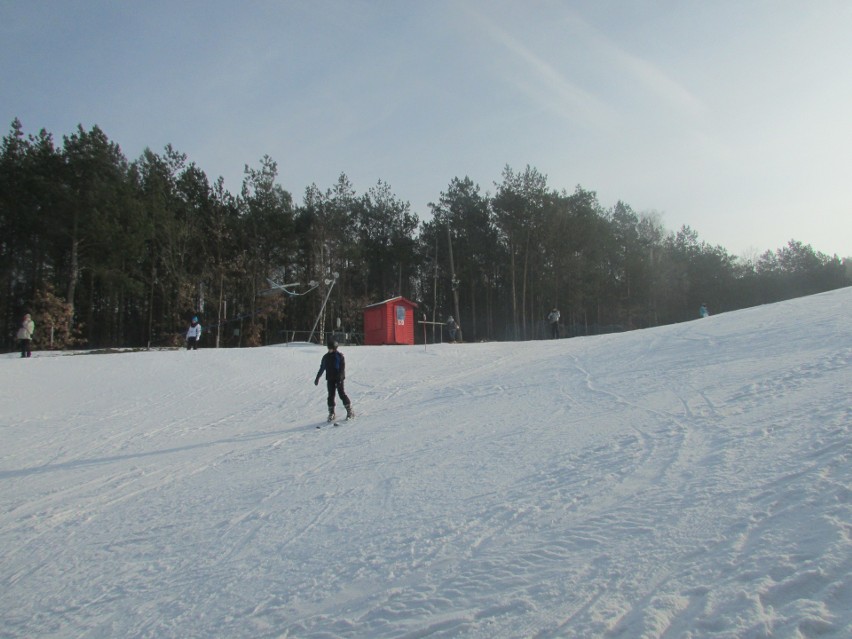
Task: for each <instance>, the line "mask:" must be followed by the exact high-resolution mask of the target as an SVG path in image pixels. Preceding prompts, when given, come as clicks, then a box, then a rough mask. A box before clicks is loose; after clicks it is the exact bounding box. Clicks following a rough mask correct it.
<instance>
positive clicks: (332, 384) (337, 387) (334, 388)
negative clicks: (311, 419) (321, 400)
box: [325, 379, 351, 413]
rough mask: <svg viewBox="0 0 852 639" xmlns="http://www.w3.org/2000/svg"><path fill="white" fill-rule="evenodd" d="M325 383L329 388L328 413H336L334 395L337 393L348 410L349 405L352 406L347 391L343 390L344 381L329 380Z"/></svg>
mask: <svg viewBox="0 0 852 639" xmlns="http://www.w3.org/2000/svg"><path fill="white" fill-rule="evenodd" d="M325 383H326V386H328V412H329V413H332V412H334V393H335V392H336V393H337V394H338V395H340V400H341V401H342V402H343V405H344V406H346V407H347V408H348V407H349V404H351V402H350V401H349V398H348V397H347V396H346V391H345V390H343V380H342V379H335V380H331V379H328V380H326V382H325Z"/></svg>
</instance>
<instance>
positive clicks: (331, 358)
mask: <svg viewBox="0 0 852 639" xmlns="http://www.w3.org/2000/svg"><path fill="white" fill-rule="evenodd" d="M327 346H328V352H327V353H326V354H325V355H323V356H322V361H321V362H320V369H319V372H318V373H317V376H316V379H314V386H318V385H319V380H320V377H321V376H322V374H323V371H325V382H326V386H328V421H330V422H331V421H334V420H335V419H337V416H336V415H335V413H334V407H335V402H334V396H335V394H337V395H339V396H340V400H341V401H342V402H343V406H344V407H345V408H346V419H352V418H353V417H355V411H354V410H352V402H351V401H349V397H348V396H347V395H346V391H345V390H344V388H343V380H345V379H346V358H345V357H343V353H341V352H340V351H338V350H337V342H336V341H335V340H334V338H331V337H330V338H329V339H328V344H327Z"/></svg>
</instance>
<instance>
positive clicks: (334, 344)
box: [326, 337, 337, 350]
mask: <svg viewBox="0 0 852 639" xmlns="http://www.w3.org/2000/svg"><path fill="white" fill-rule="evenodd" d="M326 346H328V348H329V350H334V349H336V348H337V340H335V339H334V338H333V337H329V338H328V342H326Z"/></svg>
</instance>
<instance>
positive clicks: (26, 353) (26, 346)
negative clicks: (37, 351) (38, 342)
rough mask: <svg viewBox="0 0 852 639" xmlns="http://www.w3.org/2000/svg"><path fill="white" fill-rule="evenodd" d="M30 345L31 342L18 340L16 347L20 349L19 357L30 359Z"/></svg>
mask: <svg viewBox="0 0 852 639" xmlns="http://www.w3.org/2000/svg"><path fill="white" fill-rule="evenodd" d="M31 344H32V340H28V339H19V340H18V346H20V347H21V357H32V354H33V353H32V351H31V350H30V345H31Z"/></svg>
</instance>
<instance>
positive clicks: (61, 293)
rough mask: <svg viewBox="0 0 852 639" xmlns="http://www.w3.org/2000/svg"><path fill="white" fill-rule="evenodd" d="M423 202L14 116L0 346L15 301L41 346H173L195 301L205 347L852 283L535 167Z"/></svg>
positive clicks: (713, 301) (637, 313)
mask: <svg viewBox="0 0 852 639" xmlns="http://www.w3.org/2000/svg"><path fill="white" fill-rule="evenodd" d="M430 209H431V210H430V216H429V219H428V220H426V221H421V220H420V219H418V217H417V215H415V214H414V213H413V212H412V211H411V207H410V205H409V203H408V202H406V201H404V200H402V199H400V198H399V197H397V196H396V195H395V194H394V193H393V191H392V189H391V187H390V185H388V184H387V183H385V182H383V181H381V180H379V181H378V182H377V184H376V185H375V186H374V187H372V188H370V189H368V190H367V191H366V192H365V193H361V194H359V193H357V192H356V190H355V189H354V187H353V186H352V184H351V182H350V180H349V179H348V177H347V176H346V175H345V174H341V175H340V177H339V179H338V180H337V182H336V183H335V184H333V185H331V186H329V187H328V188H325V189H324V190H323V189H321V188H320V187H318V186H316V185H311V186H310V187H308V188H307V189H306V190H305V193H304V195H303V198H302V201H301V203H296V202H295V201H294V199H293V196H292V195H291V193H289V192H288V191H286V190H285V189H284V188H283V187H282V186H281V185H280V184H279V181H278V168H277V164H276V162H275V161H274V160H273V159H272V158H270V157H268V156H265V157H263V158H261V160H260V161H259V163H258V165H257V166H255V167H252V166H246V167H245V171H244V176H243V181H242V185H241V189H240V192H239V194H236V195H235V194H232V193H230V192H229V191H228V190H227V189H226V188H225V186H224V182H223V179H222V178H219V179H218V180H216V181H214V182H211V181H210V180H209V179H208V177H207V176H206V175H205V173H204V171H202V170H201V169H200V168H199V167H198V166H197V165H196V164H195V163H193V162H191V161H189V159H188V158H187V156H186V155H185V154H182V153H180V152H178V151H177V150H175V149H174V148H172V147H171V146H167V147H166V148H165V149H164V150H163V151H162V152H161V153H155V152H153V151H151V150H150V149H146V150H145V151H144V152H143V153H142V155H141V156H140V157H139V158H137V159H135V160H133V161H129V160H128V159H127V158H126V157H125V156H124V154H123V153H122V151H121V149H120V147H119V146H118V145H117V144H116V143H114V142H112V141H111V140H110V139H109V138H108V137H107V136H106V134H105V133H104V132H103V131H102V130H101V129H100V128H99V127H97V126H94V127H92V128H91V129H90V130H85V129H84V128H83V127H82V126H79V127H78V128H77V130H76V131H74V132H73V133H71V134H69V135H66V136H63V138H62V141H61V143H57V142H56V141H55V140H54V137H53V135H52V134H50V133H48V132H47V131H45V130H41V131H40V132H39V133H38V134H26V133H25V132H24V131H23V126H22V124H21V122H20V121H19V120H17V119H16V120H15V121H14V122H13V123H12V126H11V130H10V132H9V133H8V135H6V136H5V137H4V138H3V141H2V149H1V150H0V230H2V233H0V318H2V323H3V329H4V330H3V332H2V335H3V337H2V339H3V346H4V349H5V350H12V349H14V335H15V332H16V330H17V328H18V326H19V324H20V320H21V317H22V315H23V313H25V312H30V313H32V314H33V316H34V319H35V320H36V327H37V328H36V340H35V344H36V347H37V348H69V347H80V348H82V347H87V348H108V347H151V346H174V345H178V344H180V343H182V342H183V334H184V331H185V329H186V326H187V324H188V322H189V319H190V318H191V317H192V316H194V315H198V316H199V317H201V320H202V324H203V325H204V326H205V328H206V334H205V336H204V338H203V344H204V345H205V346H213V345H219V346H255V345H262V344H270V343H277V342H282V341H286V340H290V339H302V340H303V339H307V338H308V337H310V336H313V339H321V336H322V335H323V334H324V333H327V332H329V331H340V332H345V333H348V334H350V335H351V336H352V338H353V339H356V340H357V337H358V334H359V333H360V332H361V330H362V326H361V324H362V311H363V308H364V307H365V306H367V305H368V304H371V303H375V302H378V301H382V300H385V299H388V298H391V297H394V296H396V295H402V296H404V297H406V298H408V299H411V300H412V301H415V302H417V304H418V305H419V307H418V315H419V316H420V318H425V319H428V320H429V321H435V322H443V321H444V320H445V319H446V318H447V316H448V315H450V314H456V315H457V317H456V319H457V320H458V321H459V324H460V326H461V328H462V331H463V337H464V339H465V340H466V341H478V340H486V339H487V340H524V339H535V338H540V337H543V336H544V326H543V324H544V318H545V317H546V316H547V314H548V312H549V310H550V309H551V308H553V307H557V308H559V309H560V310H561V312H562V318H563V329H564V333H563V334H565V335H569V336H573V335H587V334H595V333H601V332H607V331H616V330H630V329H635V328H642V327H649V326H656V325H661V324H668V323H673V322H679V321H683V320H686V319H691V318H694V317H696V315H697V309H698V307H699V305H700V304H701V303H702V302H707V303H708V304H709V305H710V307H711V311H713V312H722V311H728V310H733V309H737V308H743V307H747V306H753V305H757V304H763V303H767V302H774V301H779V300H783V299H788V298H792V297H797V296H802V295H807V294H812V293H817V292H821V291H826V290H831V289H834V288H839V287H843V286H848V285H850V284H852V275H850V269H849V263H848V260H844V261H841V260H840V259H839V258H838V257H837V256H828V255H825V254H823V253H820V252H818V251H816V250H814V249H813V248H812V247H811V246H809V245H803V244H802V243H800V242H797V241H795V240H791V241H790V242H789V243H788V244H787V245H786V246H784V247H781V248H779V249H777V250H775V251H766V252H765V253H764V254H763V255H760V256H759V257H755V258H753V259H742V258H736V257H734V256H732V255H730V254H729V253H728V252H727V251H726V250H725V249H724V248H722V247H721V246H711V245H709V244H707V243H706V242H703V241H701V240H699V237H698V234H697V233H696V232H695V231H694V230H692V229H690V228H689V227H683V228H681V229H680V230H678V231H676V232H671V231H668V230H666V229H665V228H664V227H663V225H662V223H661V221H660V219H659V217H658V216H655V215H654V214H649V213H637V212H636V211H634V210H633V209H632V208H631V207H630V206H629V205H628V204H625V203H623V202H619V203H617V204H616V205H615V206H613V207H611V208H605V207H603V206H602V205H601V204H600V203H599V202H598V200H597V196H596V194H595V193H594V192H593V191H589V190H586V189H584V188H582V187H580V186H578V187H576V188H575V190H574V191H573V192H568V191H565V190H562V191H557V190H556V189H554V188H552V187H551V186H550V185H549V184H548V181H547V177H546V176H545V175H543V174H541V173H540V172H539V171H538V170H536V169H535V168H533V167H530V166H527V167H525V168H524V169H523V170H514V169H513V168H511V167H509V166H507V167H506V168H505V169H504V170H503V173H502V175H501V176H500V181H499V182H495V183H494V189H493V192H483V191H482V190H481V188H480V186H479V185H478V184H475V183H474V182H473V181H472V180H470V178H468V177H464V178H454V179H453V180H452V181H451V182H450V184H449V185H448V187H447V189H446V190H445V191H443V192H442V193H440V195H439V196H438V197H437V199H436V202H434V203H431V204H430ZM427 335H430V334H428V332H427ZM428 338H429V339H431V336H430V337H428Z"/></svg>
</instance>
